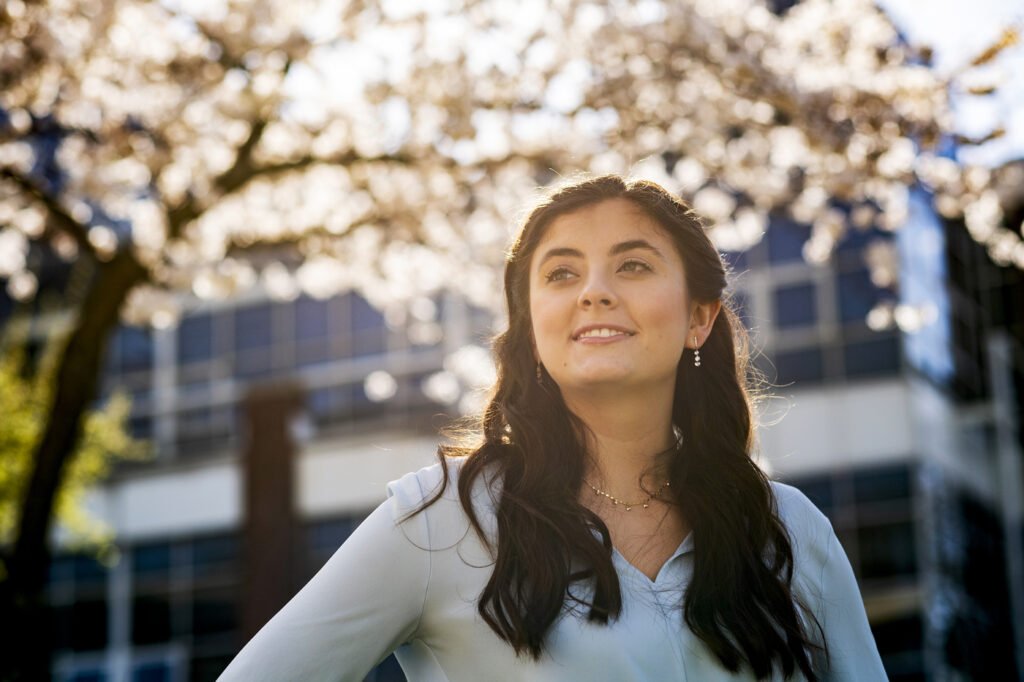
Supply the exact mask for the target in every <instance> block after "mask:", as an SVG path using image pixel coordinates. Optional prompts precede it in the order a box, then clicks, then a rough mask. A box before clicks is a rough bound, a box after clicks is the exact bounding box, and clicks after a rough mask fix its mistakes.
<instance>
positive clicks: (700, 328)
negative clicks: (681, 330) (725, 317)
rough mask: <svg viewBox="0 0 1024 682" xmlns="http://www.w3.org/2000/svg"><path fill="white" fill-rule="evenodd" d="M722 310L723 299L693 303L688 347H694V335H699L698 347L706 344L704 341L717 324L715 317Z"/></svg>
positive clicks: (687, 340) (687, 341) (687, 339)
mask: <svg viewBox="0 0 1024 682" xmlns="http://www.w3.org/2000/svg"><path fill="white" fill-rule="evenodd" d="M721 310H722V301H721V300H716V301H711V302H710V303H694V304H693V306H692V310H691V311H690V329H689V331H688V333H687V335H686V337H687V338H686V347H687V348H694V340H693V337H694V336H696V337H697V346H696V347H700V346H703V345H704V341H705V339H707V338H708V335H710V334H711V328H712V327H713V326H714V325H715V319H716V318H717V317H718V313H719V312H720V311H721Z"/></svg>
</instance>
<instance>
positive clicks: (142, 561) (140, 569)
mask: <svg viewBox="0 0 1024 682" xmlns="http://www.w3.org/2000/svg"><path fill="white" fill-rule="evenodd" d="M170 567H171V545H170V543H168V542H157V543H153V544H148V545H138V546H136V547H134V548H133V549H132V572H133V573H134V574H135V578H136V579H138V578H154V577H162V578H166V577H168V575H169V572H170Z"/></svg>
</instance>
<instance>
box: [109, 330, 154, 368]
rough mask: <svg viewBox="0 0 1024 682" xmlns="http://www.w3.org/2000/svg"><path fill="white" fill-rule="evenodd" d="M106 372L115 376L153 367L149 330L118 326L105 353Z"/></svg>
mask: <svg viewBox="0 0 1024 682" xmlns="http://www.w3.org/2000/svg"><path fill="white" fill-rule="evenodd" d="M107 355H108V358H109V362H108V371H109V372H111V373H115V374H127V373H129V372H141V371H146V370H148V369H149V368H150V367H152V365H153V340H152V338H151V336H150V333H149V330H147V329H143V328H141V327H129V326H120V327H118V328H117V331H115V332H114V336H113V338H112V339H111V342H110V348H109V349H108V352H107Z"/></svg>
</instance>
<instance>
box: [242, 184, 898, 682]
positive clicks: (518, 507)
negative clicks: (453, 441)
mask: <svg viewBox="0 0 1024 682" xmlns="http://www.w3.org/2000/svg"><path fill="white" fill-rule="evenodd" d="M725 286H726V277H725V269H724V267H723V265H722V261H721V258H720V257H719V254H718V253H717V252H716V251H715V248H714V246H713V245H712V243H711V242H710V240H709V239H708V237H707V235H706V234H705V231H704V229H703V228H702V226H701V224H700V222H699V221H698V219H697V218H696V217H695V216H694V215H693V213H692V212H691V211H690V210H689V209H688V208H687V206H686V205H685V204H683V203H682V202H680V201H679V200H677V199H675V198H674V197H673V196H672V195H670V194H669V193H668V192H666V191H665V190H664V189H662V188H661V187H659V186H657V185H655V184H653V183H650V182H642V181H639V182H626V181H624V180H623V179H621V178H619V177H617V176H604V177H598V178H594V179H590V180H586V181H583V182H579V183H577V184H574V185H572V186H569V187H565V188H563V189H561V190H560V191H558V192H556V193H554V194H553V195H551V196H550V197H549V198H548V199H547V200H545V201H544V202H543V203H541V204H540V205H539V206H537V207H536V208H535V209H534V210H533V212H532V213H531V214H530V215H529V217H528V218H527V220H526V222H525V224H524V226H523V228H522V231H521V233H520V235H519V238H518V240H517V242H516V243H515V245H514V247H513V249H512V251H511V254H510V255H509V258H508V263H507V265H506V269H505V295H506V299H507V303H508V330H507V331H506V332H504V333H503V334H501V335H500V336H499V337H498V338H497V339H496V341H495V346H494V350H495V355H496V361H497V366H498V380H497V383H496V385H495V387H494V390H493V397H492V398H491V400H490V403H489V404H488V406H487V409H486V411H485V413H484V415H483V434H482V443H481V444H479V445H478V446H476V447H472V448H462V449H458V448H442V449H441V462H440V463H439V464H437V465H434V466H433V467H429V468H426V469H423V470H421V471H419V472H417V473H414V474H408V475H407V476H405V477H404V478H402V479H400V480H398V481H395V482H392V483H391V484H389V486H388V493H389V498H388V500H387V501H386V502H384V504H382V505H381V506H380V507H378V508H377V510H376V511H374V512H373V513H372V514H371V515H370V516H369V518H367V520H366V521H365V522H364V523H363V524H362V525H361V526H360V527H359V528H358V529H357V530H356V531H355V533H353V535H352V536H351V538H349V540H348V541H347V542H345V544H344V545H343V546H342V547H341V548H340V549H339V550H338V551H337V553H336V554H335V555H334V556H333V557H332V558H331V559H330V560H329V561H328V562H327V564H326V565H325V566H324V568H323V569H322V570H321V571H320V572H319V573H318V574H317V575H316V577H314V578H313V579H312V580H311V581H310V583H309V584H308V585H307V586H306V587H305V588H303V589H302V591H301V592H299V594H298V595H296V597H295V598H294V599H293V600H292V601H291V602H290V603H289V604H288V605H287V606H285V608H284V609H282V611H281V612H280V613H278V614H277V615H276V616H275V617H274V618H273V619H272V620H271V621H270V622H269V623H268V624H267V625H266V626H265V627H264V628H263V629H262V630H261V631H260V632H259V633H258V634H257V635H256V637H254V638H253V640H252V641H251V642H249V644H248V645H247V646H246V647H245V648H244V649H243V650H242V652H241V653H240V654H239V655H238V657H237V658H236V659H235V660H234V661H233V662H232V664H231V665H230V666H229V667H228V669H227V670H226V671H225V672H224V675H223V677H222V679H224V680H245V681H246V682H250V681H252V680H362V679H363V677H364V676H365V675H366V673H367V671H369V670H370V669H371V668H372V667H373V666H374V665H376V664H377V663H378V662H379V661H380V660H382V659H383V658H384V657H385V656H387V655H388V654H389V653H391V652H395V653H396V655H397V658H398V661H399V663H401V665H402V668H403V669H404V671H405V673H406V675H407V677H408V679H409V680H411V681H412V682H420V681H426V682H434V681H437V680H517V681H518V680H523V681H525V680H531V681H532V680H588V681H589V680H614V681H616V682H621V681H623V680H652V681H661V680H697V681H701V682H707V681H715V680H759V679H772V680H782V679H797V680H802V679H807V680H825V679H827V680H871V681H876V680H884V679H886V677H885V671H884V670H883V668H882V664H881V661H880V658H879V655H878V650H877V649H876V647H875V642H874V639H873V638H872V635H871V631H870V630H869V628H868V622H867V618H866V616H865V613H864V607H863V604H862V602H861V599H860V594H859V592H858V590H857V584H856V582H855V580H854V576H853V572H852V570H851V568H850V564H849V561H848V560H847V558H846V555H845V554H844V552H843V550H842V548H841V547H840V545H839V542H838V540H837V539H836V536H835V534H834V533H833V531H832V527H831V525H830V524H829V522H828V520H827V519H826V518H825V517H824V516H823V515H822V514H821V513H820V512H819V511H818V510H817V509H816V508H815V507H814V506H813V504H811V502H810V501H808V499H807V498H806V497H804V495H802V494H801V493H800V492H799V491H797V490H796V489H794V488H791V487H789V486H786V485H783V484H780V483H776V482H771V481H769V480H768V479H767V478H766V476H765V475H764V473H762V471H761V470H760V469H759V468H758V467H757V466H756V465H755V464H754V463H753V461H752V460H751V457H750V451H751V448H752V445H753V434H752V432H751V416H750V400H749V395H748V392H747V390H746V388H745V385H746V360H747V358H746V356H745V349H746V345H745V343H744V342H743V339H744V337H743V328H742V326H741V325H740V324H739V323H738V321H737V319H736V317H735V315H734V313H733V312H732V311H731V310H730V309H729V308H728V307H727V306H726V305H723V303H722V297H723V291H724V289H725Z"/></svg>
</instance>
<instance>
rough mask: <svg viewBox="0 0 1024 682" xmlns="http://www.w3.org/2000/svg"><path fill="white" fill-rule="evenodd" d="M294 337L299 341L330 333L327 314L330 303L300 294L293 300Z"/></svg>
mask: <svg viewBox="0 0 1024 682" xmlns="http://www.w3.org/2000/svg"><path fill="white" fill-rule="evenodd" d="M294 306H295V338H296V339H297V340H299V341H302V340H306V339H319V338H324V337H327V336H328V335H329V334H330V331H329V320H328V314H329V312H330V305H329V304H328V302H327V301H326V300H323V301H321V300H319V299H315V298H311V297H309V296H305V295H303V296H300V297H299V298H297V299H296V300H295V304H294Z"/></svg>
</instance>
